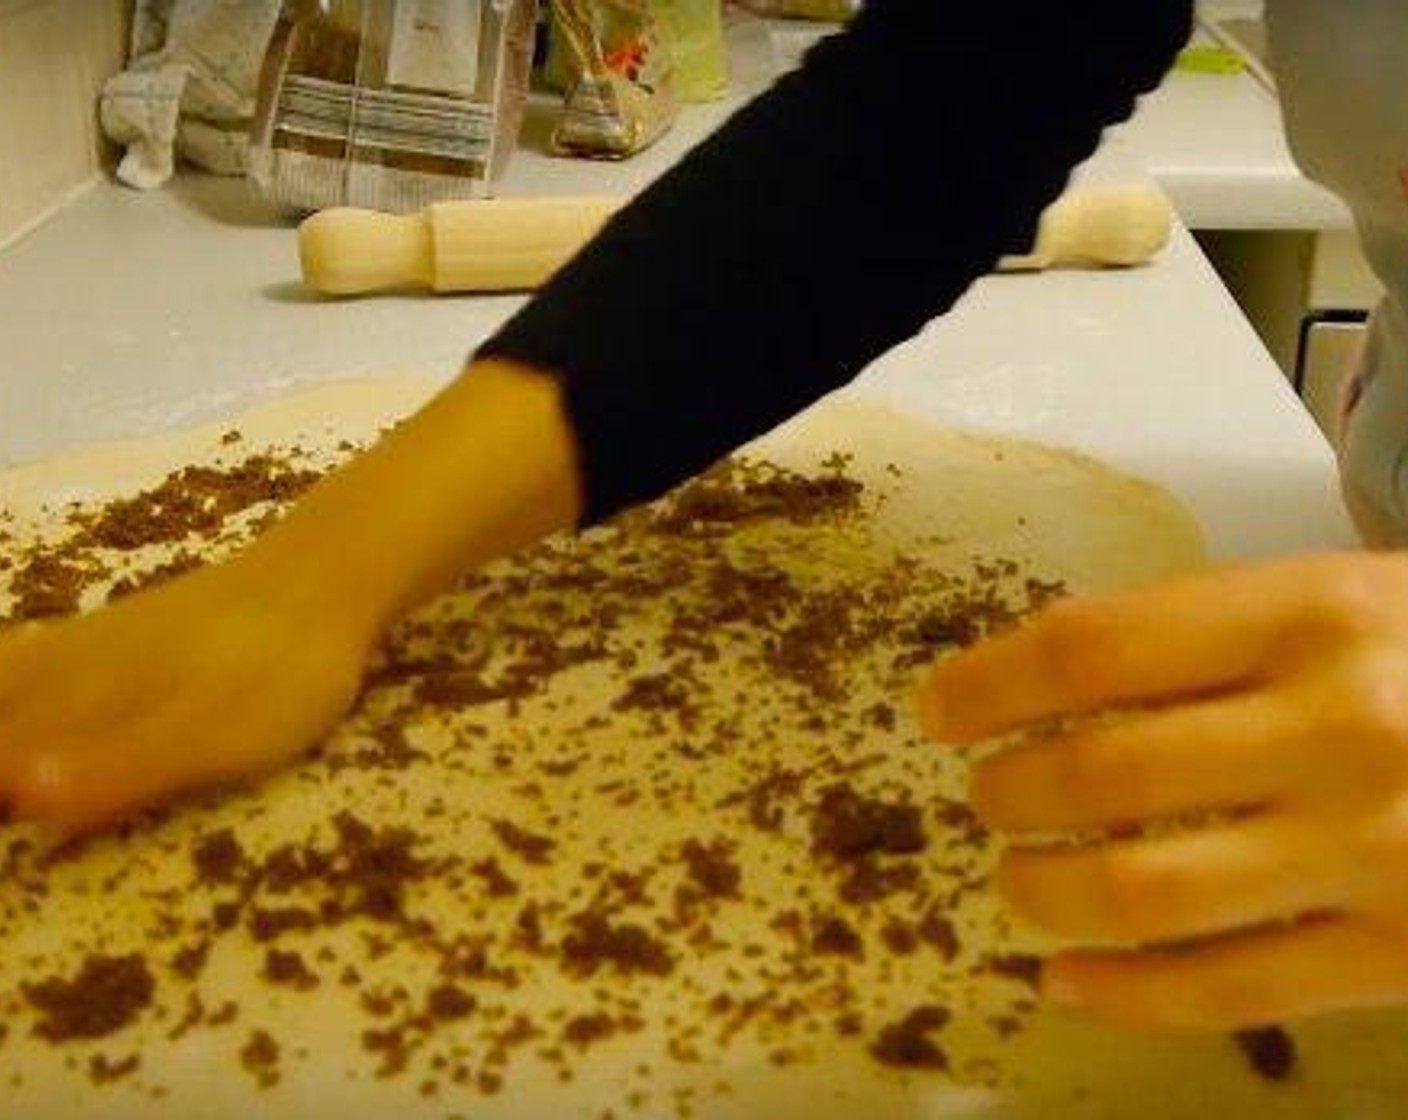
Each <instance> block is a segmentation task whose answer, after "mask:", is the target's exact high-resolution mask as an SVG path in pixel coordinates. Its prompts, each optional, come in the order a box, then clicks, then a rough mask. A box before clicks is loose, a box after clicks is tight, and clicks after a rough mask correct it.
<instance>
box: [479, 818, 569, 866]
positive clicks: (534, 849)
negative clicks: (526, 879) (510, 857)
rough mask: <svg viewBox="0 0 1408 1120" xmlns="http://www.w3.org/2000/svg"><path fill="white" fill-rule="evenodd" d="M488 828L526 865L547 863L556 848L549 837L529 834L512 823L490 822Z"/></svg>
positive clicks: (503, 821) (504, 821)
mask: <svg viewBox="0 0 1408 1120" xmlns="http://www.w3.org/2000/svg"><path fill="white" fill-rule="evenodd" d="M489 827H490V828H492V829H493V830H494V835H495V836H496V837H498V840H499V843H500V844H502V845H503V846H504V847H505V848H507V849H508V850H509V851H511V852H512V853H513V854H514V855H516V856H519V857H521V858H522V859H523V860H524V861H526V862H527V863H534V864H545V863H547V862H548V859H549V857H551V855H552V850H553V848H554V847H555V846H556V845H555V844H554V843H553V841H552V840H551V839H550V838H549V837H546V836H539V835H537V834H536V833H532V832H529V831H528V830H527V829H526V828H521V827H520V826H518V825H516V824H514V823H513V822H512V821H506V820H494V821H490V822H489Z"/></svg>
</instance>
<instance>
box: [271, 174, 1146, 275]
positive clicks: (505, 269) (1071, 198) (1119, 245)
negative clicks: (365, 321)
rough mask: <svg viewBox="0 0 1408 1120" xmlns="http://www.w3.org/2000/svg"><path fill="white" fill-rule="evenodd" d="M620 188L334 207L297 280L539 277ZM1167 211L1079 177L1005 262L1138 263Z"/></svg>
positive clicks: (313, 231) (307, 234) (311, 235)
mask: <svg viewBox="0 0 1408 1120" xmlns="http://www.w3.org/2000/svg"><path fill="white" fill-rule="evenodd" d="M622 201H623V200H620V199H604V198H550V199H486V200H482V201H479V200H476V201H465V202H440V203H435V204H434V205H432V206H429V207H427V208H426V209H425V210H423V211H421V212H420V213H419V214H410V215H405V216H397V215H394V214H382V213H377V212H375V211H370V210H356V209H351V208H347V207H338V208H335V209H332V210H323V211H321V212H320V213H317V214H314V215H313V216H312V217H311V218H309V219H307V220H306V221H305V222H304V223H303V224H302V225H301V226H300V227H299V230H298V247H299V256H300V257H301V259H302V262H303V280H304V283H306V284H307V285H308V286H309V287H310V288H312V289H314V290H315V291H318V292H323V293H326V294H328V295H338V296H346V295H361V294H365V293H369V292H380V291H386V290H388V289H395V288H407V287H426V288H430V289H432V290H433V291H436V292H504V291H526V290H529V289H532V288H536V287H538V286H539V285H540V284H542V283H543V281H544V280H546V279H547V278H548V277H549V276H551V275H552V274H553V273H554V272H555V271H557V269H558V268H559V267H561V266H562V264H564V263H565V262H566V261H567V260H568V258H570V257H571V256H572V255H573V254H574V253H576V252H577V250H578V249H580V248H581V247H582V246H583V245H584V244H585V243H586V242H587V241H589V240H590V239H591V238H592V236H593V235H595V234H596V232H597V231H598V230H599V229H600V228H601V227H602V225H603V224H604V223H605V222H606V220H607V219H608V218H609V217H610V216H611V215H612V214H613V213H614V212H615V210H616V209H617V207H618V206H620V205H621V204H622ZM1172 224H1173V211H1172V208H1171V207H1170V206H1169V203H1168V200H1167V199H1166V198H1165V197H1164V195H1163V194H1162V193H1161V192H1160V191H1158V190H1156V189H1155V188H1153V187H1128V186H1126V187H1076V188H1074V189H1072V190H1070V191H1068V192H1067V193H1066V194H1064V195H1063V196H1062V197H1061V198H1059V199H1057V201H1056V202H1054V203H1053V204H1052V205H1051V206H1050V207H1049V208H1048V209H1047V210H1046V212H1045V213H1044V214H1043V215H1042V218H1041V224H1040V226H1039V229H1038V234H1037V239H1036V244H1035V245H1034V246H1033V247H1032V249H1031V251H1030V252H1029V253H1026V254H1024V255H1022V256H1011V257H1004V258H1003V259H1002V260H1001V262H1000V263H999V267H1000V268H1001V269H1003V270H1007V271H1018V270H1029V269H1043V268H1054V267H1059V266H1085V267H1105V266H1115V267H1123V266H1129V265H1135V264H1141V263H1143V262H1144V261H1147V260H1148V259H1149V258H1150V257H1152V256H1153V255H1154V254H1155V253H1157V252H1158V251H1159V250H1160V249H1162V248H1163V247H1164V245H1165V244H1166V243H1167V241H1168V235H1169V229H1170V228H1171V226H1172Z"/></svg>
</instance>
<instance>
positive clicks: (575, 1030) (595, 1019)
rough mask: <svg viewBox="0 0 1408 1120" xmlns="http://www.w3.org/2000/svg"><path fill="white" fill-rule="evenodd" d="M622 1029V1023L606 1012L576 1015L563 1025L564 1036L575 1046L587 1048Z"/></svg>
mask: <svg viewBox="0 0 1408 1120" xmlns="http://www.w3.org/2000/svg"><path fill="white" fill-rule="evenodd" d="M619 1029H620V1024H619V1023H617V1021H616V1020H615V1019H614V1018H613V1017H612V1016H610V1015H607V1014H605V1013H604V1012H596V1013H593V1014H588V1015H574V1016H572V1018H570V1019H568V1020H567V1022H566V1023H564V1024H563V1026H562V1037H563V1039H564V1040H565V1041H567V1042H570V1043H571V1044H572V1045H573V1046H577V1047H580V1048H581V1049H583V1050H585V1049H586V1048H587V1047H588V1046H591V1045H592V1044H593V1043H597V1042H601V1041H603V1040H605V1039H608V1038H610V1037H611V1036H612V1035H614V1034H615V1033H616V1032H617V1031H618V1030H619Z"/></svg>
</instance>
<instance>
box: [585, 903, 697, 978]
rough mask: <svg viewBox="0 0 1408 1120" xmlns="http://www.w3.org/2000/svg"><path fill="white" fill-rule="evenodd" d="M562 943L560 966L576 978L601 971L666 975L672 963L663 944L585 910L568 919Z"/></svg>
mask: <svg viewBox="0 0 1408 1120" xmlns="http://www.w3.org/2000/svg"><path fill="white" fill-rule="evenodd" d="M569 925H570V927H571V932H570V933H568V935H567V936H566V937H565V938H563V941H562V963H563V966H564V967H565V968H566V969H567V971H568V972H569V973H571V974H573V975H575V976H579V977H589V976H595V975H596V974H597V972H599V971H600V970H601V969H603V968H608V967H609V968H610V969H611V970H612V971H614V972H616V973H619V974H621V975H631V974H634V973H648V974H650V975H652V976H667V975H669V974H670V973H671V972H673V971H674V968H675V960H674V957H673V956H672V955H671V953H670V951H669V949H667V948H666V947H665V944H664V942H662V941H661V940H660V939H659V938H657V937H654V936H653V935H651V934H650V932H649V931H647V930H646V929H645V928H644V927H642V926H639V925H635V924H633V923H630V922H621V923H617V924H613V923H612V922H611V921H610V919H608V918H607V917H606V916H605V915H604V914H600V913H596V912H594V911H587V912H583V913H580V914H575V915H573V916H572V918H571V919H570V920H569Z"/></svg>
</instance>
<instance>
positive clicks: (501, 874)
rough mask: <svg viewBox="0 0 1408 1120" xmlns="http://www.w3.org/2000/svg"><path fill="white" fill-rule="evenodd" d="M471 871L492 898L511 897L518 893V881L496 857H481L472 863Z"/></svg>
mask: <svg viewBox="0 0 1408 1120" xmlns="http://www.w3.org/2000/svg"><path fill="white" fill-rule="evenodd" d="M469 873H470V874H471V875H473V876H474V877H475V878H476V879H478V880H479V881H480V882H481V883H483V884H484V890H485V892H486V893H487V894H488V895H489V897H490V898H509V897H510V896H512V895H515V894H517V893H518V883H517V881H516V880H514V879H513V878H512V876H510V875H509V874H508V873H507V872H505V871H504V869H503V868H502V867H501V866H500V865H499V861H498V860H496V859H481V860H476V861H475V862H474V863H472V864H470V867H469Z"/></svg>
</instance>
